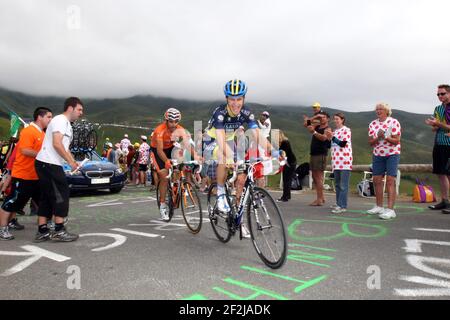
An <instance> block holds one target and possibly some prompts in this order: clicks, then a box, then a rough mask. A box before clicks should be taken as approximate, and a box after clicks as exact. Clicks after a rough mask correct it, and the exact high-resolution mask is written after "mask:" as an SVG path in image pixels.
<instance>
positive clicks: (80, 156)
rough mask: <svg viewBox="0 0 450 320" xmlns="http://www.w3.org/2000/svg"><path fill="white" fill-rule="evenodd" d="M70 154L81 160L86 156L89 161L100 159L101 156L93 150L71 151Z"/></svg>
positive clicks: (76, 159)
mask: <svg viewBox="0 0 450 320" xmlns="http://www.w3.org/2000/svg"><path fill="white" fill-rule="evenodd" d="M72 155H73V157H74V158H75V161H83V160H84V159H85V158H88V159H89V160H91V161H102V158H101V157H100V156H99V155H98V153H97V152H95V151H88V152H77V153H72Z"/></svg>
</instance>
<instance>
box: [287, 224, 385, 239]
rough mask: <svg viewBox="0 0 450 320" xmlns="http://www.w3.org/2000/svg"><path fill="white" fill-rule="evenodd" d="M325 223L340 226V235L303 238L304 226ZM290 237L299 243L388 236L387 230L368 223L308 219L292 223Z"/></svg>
mask: <svg viewBox="0 0 450 320" xmlns="http://www.w3.org/2000/svg"><path fill="white" fill-rule="evenodd" d="M307 222H312V223H325V224H338V225H340V227H341V231H342V232H339V233H335V234H332V235H328V236H322V237H309V236H301V235H299V234H300V230H299V227H300V226H302V225H303V226H304V225H305V223H307ZM350 226H357V227H363V228H368V229H375V231H376V232H374V233H367V234H364V233H357V232H354V231H351V230H350ZM288 233H289V236H290V237H291V238H292V239H294V240H297V241H324V240H333V239H339V238H344V237H355V238H379V237H383V236H385V235H386V234H387V229H386V228H385V227H383V226H379V225H376V224H367V223H355V222H345V221H330V220H306V219H296V220H294V222H292V223H291V224H290V225H289V227H288Z"/></svg>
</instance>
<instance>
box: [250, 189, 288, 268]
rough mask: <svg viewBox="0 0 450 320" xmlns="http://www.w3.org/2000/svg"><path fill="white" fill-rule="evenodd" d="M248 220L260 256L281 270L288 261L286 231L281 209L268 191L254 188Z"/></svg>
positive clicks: (267, 263) (271, 265)
mask: <svg viewBox="0 0 450 320" xmlns="http://www.w3.org/2000/svg"><path fill="white" fill-rule="evenodd" d="M247 219H248V220H247V221H248V225H249V229H250V234H251V238H252V242H253V246H254V247H255V250H256V252H257V253H258V256H259V257H260V258H261V260H262V261H263V262H264V263H265V264H266V265H267V266H268V267H270V268H272V269H278V268H280V267H281V266H282V265H283V264H284V262H285V261H286V254H287V239H286V229H285V227H284V222H283V218H282V217H281V213H280V209H279V208H278V206H277V205H276V203H275V201H274V200H273V198H272V196H271V195H270V194H269V193H268V192H267V191H266V190H264V189H261V188H258V187H255V188H254V192H253V196H252V199H250V201H249V202H248V205H247Z"/></svg>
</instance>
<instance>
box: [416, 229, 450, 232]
mask: <svg viewBox="0 0 450 320" xmlns="http://www.w3.org/2000/svg"><path fill="white" fill-rule="evenodd" d="M414 230H417V231H430V232H449V233H450V229H425V228H415V229H414Z"/></svg>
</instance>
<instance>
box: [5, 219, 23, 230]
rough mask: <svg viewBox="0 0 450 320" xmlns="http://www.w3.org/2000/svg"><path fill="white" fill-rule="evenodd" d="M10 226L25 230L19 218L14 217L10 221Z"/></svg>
mask: <svg viewBox="0 0 450 320" xmlns="http://www.w3.org/2000/svg"><path fill="white" fill-rule="evenodd" d="M8 228H10V229H12V230H23V229H25V227H24V226H23V225H21V224H20V223H19V221H18V220H17V219H13V220H11V221H10V222H9V223H8Z"/></svg>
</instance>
